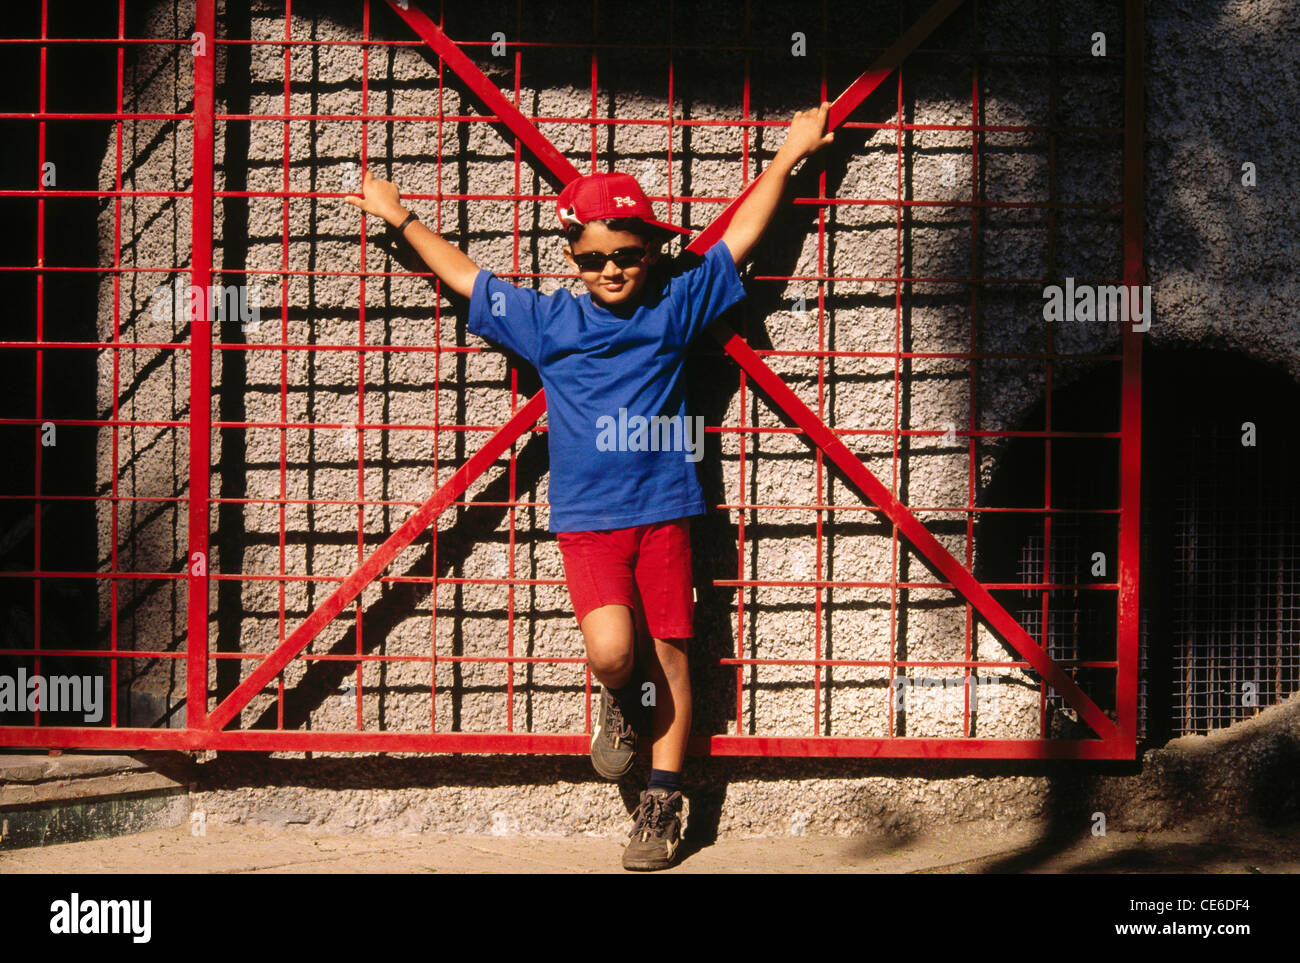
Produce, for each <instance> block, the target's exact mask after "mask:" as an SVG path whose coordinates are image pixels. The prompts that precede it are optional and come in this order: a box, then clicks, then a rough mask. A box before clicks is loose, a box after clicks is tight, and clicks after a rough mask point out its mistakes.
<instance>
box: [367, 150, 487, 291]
mask: <svg viewBox="0 0 1300 963" xmlns="http://www.w3.org/2000/svg"><path fill="white" fill-rule="evenodd" d="M343 200H344V201H346V202H347V203H348V204H351V205H352V206H353V207H359V208H360V209H361V210H363V211H365V212H366V213H367V214H374V215H375V216H376V217H382V218H383V219H384V220H385V221H387V222H388V223H389V224H391V225H392V226H393V227H398V226H400V225H401V223H402V222H403V221H404V220H406V215H407V214H408V213H409V212H408V211H407V210H406V208H404V207H402V203H401V195H399V194H398V192H397V186H396V185H395V184H391V183H389V182H388V181H383V180H380V179H379V178H377V177H372V176H371V175H370V171H369V169H367V170H366V172H365V175H364V177H363V178H362V180H361V196H360V197H358V196H357V195H355V194H349V195H348V196H347V197H345V198H343ZM402 236H403V237H405V238H406V240H407V241H408V242H409V243H410V245H411V247H413V248H415V253H416V254H418V255H420V257H421V258H422V259H423V260H424V263H425V264H427V265H429V270H431V271H432V272H433V273H434V274H436V275H438V277H439V278H441V279H442V282H443V284H446V285H447V286H448V287H450V288H451V289H452V290H453V291H455V292H456V293H457V294H459V295H461V296H462V297H465V298H468V297H469V296H470V295H471V294H472V293H473V292H474V278H475V277H477V276H478V272H479V266H478V265H477V264H475V263H474V262H473V261H471V260H470V259H469V257H468V256H467V255H466V254H465V252H464V251H462V250H461V249H460V248H458V247H456V246H455V245H453V244H449V243H448V242H447V241H445V240H443V239H442V238H441V237H439V236H438V235H437V234H435V233H434V232H433V231H431V230H429V229H428V228H427V227H425V226H424V225H423V224H421V223H420V222H419V221H412V222H411V223H410V224H408V225H407V226H406V230H404V231H403V232H402Z"/></svg>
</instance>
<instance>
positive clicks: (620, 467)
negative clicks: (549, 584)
mask: <svg viewBox="0 0 1300 963" xmlns="http://www.w3.org/2000/svg"><path fill="white" fill-rule="evenodd" d="M744 296H745V288H744V285H742V284H741V282H740V275H739V274H738V273H737V272H736V265H735V263H734V262H733V260H732V257H731V252H730V251H729V250H728V249H727V246H726V245H725V244H724V243H723V242H721V241H719V242H718V243H716V244H714V245H713V247H711V248H709V251H708V253H707V254H705V255H704V257H703V258H701V259H700V263H698V264H696V265H694V266H693V267H691V268H689V269H688V270H684V271H679V272H678V273H676V274H672V273H671V272H669V273H668V275H667V276H665V275H664V274H659V275H654V274H652V275H651V277H649V278H647V279H646V286H645V287H644V288H643V289H642V292H641V297H640V299H639V300H638V301H637V302H636V303H634V304H629V305H617V306H615V308H614V309H613V310H611V309H609V308H606V307H604V306H603V305H601V304H600V303H599V302H597V301H593V300H592V297H591V294H590V293H586V294H583V295H582V296H581V297H574V295H573V294H572V293H571V292H570V291H557V292H556V293H554V294H540V293H538V292H537V291H534V290H530V289H527V288H520V287H516V286H515V285H513V284H510V283H508V282H506V281H502V280H501V279H500V278H498V277H497V276H496V275H495V274H493V273H492V272H491V271H488V270H487V269H483V270H480V271H479V272H478V275H477V276H476V277H475V278H474V290H473V293H472V294H471V295H470V301H469V321H468V326H469V330H470V331H471V332H472V333H474V334H477V335H478V336H479V337H481V338H485V339H487V340H488V341H491V342H493V343H495V344H499V345H502V346H504V347H507V348H509V349H510V350H512V351H514V352H515V353H516V354H518V355H519V356H520V357H522V358H525V359H526V360H528V361H529V362H531V363H532V365H533V367H535V368H536V369H537V373H538V374H539V375H540V376H541V379H542V386H543V387H544V388H545V389H546V406H547V411H548V422H547V428H548V434H549V448H550V460H551V484H550V504H551V524H550V529H551V531H552V532H578V531H596V530H599V529H608V528H627V527H630V526H633V525H646V524H649V523H651V522H660V521H667V520H669V519H673V518H681V517H683V516H686V515H699V514H701V513H702V512H703V511H704V493H703V491H702V490H701V489H700V482H699V479H698V478H697V477H696V474H695V464H696V462H698V461H699V459H700V456H701V455H702V454H703V451H704V419H703V418H702V417H701V416H698V415H697V416H691V417H688V416H687V414H686V384H685V379H684V378H683V370H684V367H685V362H686V349H687V347H688V346H689V345H690V343H691V342H692V341H693V340H694V338H695V337H696V335H698V334H699V333H700V332H701V331H703V330H704V327H705V326H706V325H707V324H708V323H709V322H710V321H712V320H713V319H714V318H716V317H717V316H718V315H719V314H721V313H722V312H723V311H725V310H726V309H727V308H729V307H731V306H732V305H733V304H735V303H736V302H738V301H740V300H741V299H742V298H743V297H744Z"/></svg>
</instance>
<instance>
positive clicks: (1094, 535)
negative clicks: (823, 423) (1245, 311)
mask: <svg viewBox="0 0 1300 963" xmlns="http://www.w3.org/2000/svg"><path fill="white" fill-rule="evenodd" d="M1144 355H1145V357H1144V361H1143V367H1144V370H1143V428H1142V439H1143V442H1142V522H1141V530H1142V572H1141V588H1140V593H1141V597H1140V600H1141V605H1140V609H1141V625H1140V640H1141V648H1140V669H1139V671H1140V676H1139V704H1138V737H1139V739H1141V740H1143V741H1145V742H1147V743H1148V744H1155V745H1158V744H1161V743H1164V742H1166V741H1168V740H1169V739H1171V738H1175V737H1177V736H1181V735H1188V734H1204V733H1207V732H1210V731H1212V730H1215V729H1221V728H1224V727H1227V726H1230V725H1232V724H1233V723H1234V722H1237V721H1240V720H1242V719H1245V718H1248V717H1250V716H1252V715H1254V714H1256V713H1257V712H1259V711H1261V710H1262V709H1264V708H1266V707H1268V706H1270V705H1274V704H1276V703H1278V702H1280V701H1282V700H1284V699H1286V698H1287V697H1288V696H1289V695H1291V694H1292V693H1294V692H1295V691H1296V690H1297V688H1300V487H1298V486H1297V484H1296V479H1297V468H1298V467H1300V454H1298V453H1297V451H1296V448H1295V444H1294V442H1293V440H1292V431H1291V430H1290V426H1289V424H1288V420H1289V419H1291V418H1293V416H1294V413H1295V412H1296V411H1298V410H1300V388H1297V385H1296V384H1295V382H1294V380H1293V379H1292V378H1291V377H1289V376H1288V375H1287V373H1286V372H1284V371H1282V370H1280V369H1278V368H1274V367H1270V366H1267V365H1264V364H1262V363H1260V362H1258V361H1255V360H1252V359H1249V358H1245V357H1242V356H1240V355H1236V354H1231V353H1228V352H1225V351H1216V350H1207V349H1186V350H1168V349H1166V350H1160V349H1155V348H1151V347H1147V348H1146V349H1144ZM1117 373H1118V372H1117V371H1115V370H1113V367H1112V368H1106V369H1099V370H1098V371H1097V372H1095V373H1093V374H1091V375H1088V376H1085V377H1083V378H1081V379H1079V380H1078V381H1076V382H1074V383H1073V384H1071V385H1069V386H1067V387H1064V388H1061V389H1058V390H1057V391H1055V392H1054V393H1053V396H1052V399H1051V407H1052V426H1053V428H1054V429H1066V430H1071V429H1072V428H1073V426H1075V425H1078V426H1080V428H1081V429H1082V426H1084V425H1087V426H1088V427H1090V428H1091V429H1093V430H1095V429H1096V427H1097V426H1098V425H1117V424H1118V415H1119V411H1118V399H1119V396H1120V395H1119V391H1118V385H1117V384H1116V382H1115V378H1116V375H1117ZM1044 409H1045V405H1043V404H1040V405H1039V406H1038V408H1037V409H1036V410H1035V411H1033V412H1031V413H1030V414H1029V416H1028V417H1027V418H1026V420H1025V423H1026V424H1027V425H1032V426H1041V425H1042V424H1043V415H1044ZM1085 451H1086V452H1088V454H1087V456H1086V457H1085V456H1084V452H1085ZM1044 456H1045V451H1044V440H1043V439H1017V440H1016V441H1014V442H1013V443H1012V444H1010V445H1009V446H1008V448H1007V450H1006V452H1005V454H1004V455H1003V457H1002V458H1001V460H1000V463H999V466H998V469H997V471H996V473H995V475H994V478H993V481H992V483H991V484H990V485H989V487H988V489H987V490H986V492H985V498H984V504H987V505H997V506H1014V507H1035V506H1041V505H1042V504H1043V492H1044V483H1045V481H1047V480H1048V479H1045V477H1044V475H1045V471H1046V465H1047V464H1048V463H1049V460H1048V459H1047V458H1045V457H1044ZM1117 456H1118V446H1117V445H1116V446H1113V447H1101V446H1095V445H1094V446H1090V447H1085V446H1083V445H1074V444H1071V443H1069V442H1065V441H1058V442H1056V443H1055V444H1054V446H1053V450H1052V451H1051V458H1050V465H1051V477H1050V484H1051V493H1052V505H1053V506H1054V507H1058V508H1068V509H1071V510H1079V511H1080V512H1082V514H1078V515H1074V514H1069V513H1067V514H1062V515H1054V516H1052V523H1051V526H1050V530H1049V531H1048V532H1047V533H1046V535H1045V533H1044V525H1043V521H1042V516H1041V515H1021V514H1014V513H997V514H988V515H984V516H982V518H981V522H980V525H979V528H978V547H979V554H978V558H979V562H978V565H977V574H978V575H979V576H980V578H981V579H982V580H986V581H995V582H997V581H1001V582H1050V583H1053V584H1062V583H1064V584H1069V585H1077V586H1079V587H1077V588H1054V589H1049V590H1040V589H1034V590H1026V591H1024V592H1021V593H1019V594H1020V596H1021V601H1020V603H1019V604H1018V605H1016V606H1015V607H1014V608H1013V610H1012V614H1013V615H1015V616H1016V617H1017V618H1018V619H1020V621H1021V624H1022V625H1024V627H1025V629H1026V630H1027V631H1028V632H1029V633H1030V635H1031V636H1033V637H1034V638H1037V639H1041V640H1043V641H1044V644H1045V645H1046V647H1047V650H1048V652H1049V654H1051V655H1052V656H1053V658H1056V659H1058V660H1062V661H1065V662H1067V663H1068V662H1072V661H1075V660H1079V661H1083V662H1087V661H1088V660H1091V659H1113V658H1114V639H1115V604H1114V601H1115V600H1114V593H1113V592H1111V591H1088V590H1087V586H1088V584H1089V583H1091V582H1104V581H1113V580H1114V567H1113V559H1114V558H1115V524H1114V521H1113V516H1109V515H1105V514H1095V515H1090V514H1086V513H1087V512H1088V511H1090V510H1094V509H1106V508H1111V507H1114V506H1115V505H1116V504H1117V501H1116V486H1117V479H1118V471H1117V464H1116V461H1115V458H1116V457H1117ZM1098 552H1100V553H1102V554H1103V555H1104V556H1105V559H1104V561H1105V563H1106V566H1105V576H1104V577H1098V576H1097V575H1096V574H1095V569H1096V568H1097V555H1096V553H1098ZM1045 556H1046V557H1045ZM1044 613H1046V618H1044ZM1076 678H1077V679H1078V681H1079V683H1080V685H1081V686H1082V687H1083V688H1084V689H1085V691H1087V692H1088V693H1089V694H1090V695H1091V696H1093V698H1095V699H1098V700H1099V704H1100V705H1101V706H1102V707H1103V708H1111V707H1112V706H1113V691H1114V683H1113V673H1112V672H1111V671H1110V670H1108V669H1078V670H1077V675H1076ZM1048 705H1049V711H1050V710H1052V709H1053V708H1055V709H1058V710H1059V708H1060V707H1061V705H1062V703H1061V702H1060V700H1059V699H1054V698H1049V700H1048Z"/></svg>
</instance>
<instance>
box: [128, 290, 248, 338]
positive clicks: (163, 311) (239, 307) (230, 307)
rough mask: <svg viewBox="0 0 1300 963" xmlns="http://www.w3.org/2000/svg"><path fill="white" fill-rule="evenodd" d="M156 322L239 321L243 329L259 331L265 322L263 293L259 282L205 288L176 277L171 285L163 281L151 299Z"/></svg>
mask: <svg viewBox="0 0 1300 963" xmlns="http://www.w3.org/2000/svg"><path fill="white" fill-rule="evenodd" d="M149 301H150V304H151V305H152V314H153V317H154V320H155V321H176V320H180V319H181V318H184V319H186V320H188V321H195V320H204V319H208V318H212V317H214V314H215V319H216V320H217V321H218V322H219V323H221V324H225V323H227V322H234V321H239V326H240V328H241V330H243V331H245V332H252V331H256V330H257V329H258V328H259V327H261V324H262V292H261V289H260V288H258V287H257V286H256V285H248V284H224V285H223V284H216V285H208V286H207V287H206V288H204V287H200V286H199V285H196V284H186V283H185V280H184V279H183V278H177V279H176V280H175V281H174V282H173V283H172V284H171V285H170V286H169V285H166V284H160V285H158V286H157V287H156V288H154V289H153V293H152V295H151V297H150V299H149Z"/></svg>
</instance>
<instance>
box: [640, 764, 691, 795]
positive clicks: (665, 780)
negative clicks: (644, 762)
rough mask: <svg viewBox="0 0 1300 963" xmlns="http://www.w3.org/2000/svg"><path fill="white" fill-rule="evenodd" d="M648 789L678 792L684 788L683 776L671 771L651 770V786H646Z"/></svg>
mask: <svg viewBox="0 0 1300 963" xmlns="http://www.w3.org/2000/svg"><path fill="white" fill-rule="evenodd" d="M646 788H647V789H663V790H666V791H668V792H676V791H678V790H679V789H681V788H682V774H681V773H680V772H673V771H672V770H670V769H651V770H650V785H648V786H646Z"/></svg>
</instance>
